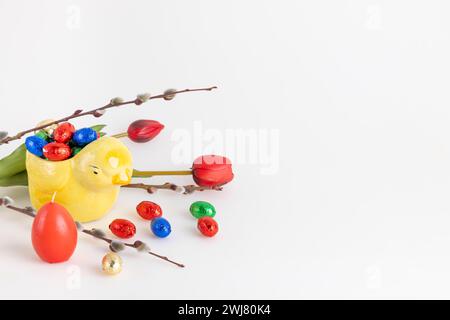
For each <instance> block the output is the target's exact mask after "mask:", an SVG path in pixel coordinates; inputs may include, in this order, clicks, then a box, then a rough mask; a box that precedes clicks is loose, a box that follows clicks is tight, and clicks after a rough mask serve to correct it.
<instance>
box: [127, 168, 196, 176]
mask: <svg viewBox="0 0 450 320" xmlns="http://www.w3.org/2000/svg"><path fill="white" fill-rule="evenodd" d="M190 175H192V171H191V170H184V171H139V170H133V178H150V177H153V176H190Z"/></svg>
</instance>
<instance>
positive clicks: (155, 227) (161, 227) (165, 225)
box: [151, 218, 172, 238]
mask: <svg viewBox="0 0 450 320" xmlns="http://www.w3.org/2000/svg"><path fill="white" fill-rule="evenodd" d="M151 229H152V232H153V234H154V235H155V236H157V237H158V238H165V237H167V236H168V235H169V234H170V233H171V232H172V228H171V227H170V223H169V221H167V220H166V219H164V218H156V219H153V220H152V224H151Z"/></svg>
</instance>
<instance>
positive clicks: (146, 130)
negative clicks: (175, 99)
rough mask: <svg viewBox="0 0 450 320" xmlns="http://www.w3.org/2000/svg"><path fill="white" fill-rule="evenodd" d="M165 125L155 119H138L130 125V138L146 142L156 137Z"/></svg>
mask: <svg viewBox="0 0 450 320" xmlns="http://www.w3.org/2000/svg"><path fill="white" fill-rule="evenodd" d="M162 129H164V125H163V124H161V123H159V122H158V121H154V120H137V121H135V122H133V123H132V124H130V126H129V127H128V132H127V133H128V138H130V139H131V140H132V141H134V142H137V143H144V142H148V141H150V140H152V139H153V138H155V137H156V136H157V135H158V134H159V133H160V132H161V130H162Z"/></svg>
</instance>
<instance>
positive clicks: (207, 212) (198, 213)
mask: <svg viewBox="0 0 450 320" xmlns="http://www.w3.org/2000/svg"><path fill="white" fill-rule="evenodd" d="M189 211H191V214H192V215H193V216H194V218H196V219H200V218H203V217H211V218H213V217H214V216H215V215H216V208H214V206H213V205H212V204H211V203H209V202H206V201H197V202H194V203H193V204H191V207H190V209H189Z"/></svg>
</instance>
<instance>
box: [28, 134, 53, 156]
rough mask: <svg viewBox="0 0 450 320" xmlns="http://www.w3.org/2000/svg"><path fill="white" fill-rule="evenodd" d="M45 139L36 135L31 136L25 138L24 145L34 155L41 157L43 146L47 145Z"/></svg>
mask: <svg viewBox="0 0 450 320" xmlns="http://www.w3.org/2000/svg"><path fill="white" fill-rule="evenodd" d="M47 143H48V142H47V141H45V140H44V139H42V138H41V137H38V136H31V137H28V138H27V139H26V140H25V146H26V147H27V150H28V152H30V153H32V154H34V155H35V156H38V157H42V156H43V155H44V151H43V148H44V147H45V146H46V145H47Z"/></svg>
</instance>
